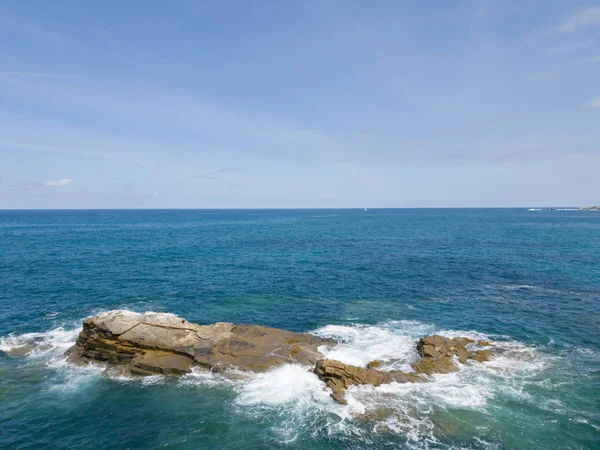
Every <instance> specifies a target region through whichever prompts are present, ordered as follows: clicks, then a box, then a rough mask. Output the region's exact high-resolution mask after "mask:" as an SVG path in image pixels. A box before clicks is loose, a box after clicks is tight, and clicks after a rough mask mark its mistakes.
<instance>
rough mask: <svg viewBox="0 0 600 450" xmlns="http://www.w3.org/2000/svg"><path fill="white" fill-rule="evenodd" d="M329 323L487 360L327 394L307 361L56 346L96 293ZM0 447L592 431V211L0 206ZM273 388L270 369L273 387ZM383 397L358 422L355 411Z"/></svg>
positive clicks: (101, 298)
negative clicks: (112, 363) (127, 357)
mask: <svg viewBox="0 0 600 450" xmlns="http://www.w3.org/2000/svg"><path fill="white" fill-rule="evenodd" d="M116 308H120V309H129V310H133V311H140V312H143V311H146V310H153V311H169V312H173V313H176V314H178V315H180V316H183V317H185V318H187V319H188V320H190V321H192V322H197V323H200V324H204V323H211V322H215V321H231V322H235V323H257V324H263V325H269V326H274V327H280V328H286V329H290V330H294V331H312V332H316V333H320V334H326V335H332V336H335V337H338V338H339V339H342V340H343V341H344V344H345V346H343V347H342V348H340V350H339V351H340V353H339V355H340V358H341V359H343V358H347V359H348V361H351V360H352V358H355V359H356V358H358V360H360V361H362V360H363V359H365V358H367V359H366V360H367V361H368V360H369V359H374V358H373V356H376V357H380V356H382V355H383V356H384V357H386V356H390V355H392V356H393V355H395V354H398V355H404V357H408V356H407V355H409V353H408V352H410V351H411V350H410V348H409V347H410V346H412V345H413V344H414V342H416V339H417V338H418V337H419V336H422V335H425V334H429V333H431V332H436V331H445V332H446V333H450V334H452V333H457V332H461V331H462V333H459V334H466V333H470V334H474V335H478V336H479V335H480V336H484V337H486V338H488V339H491V340H494V341H497V342H498V343H500V344H499V345H501V346H503V348H504V350H505V353H504V354H503V356H502V357H501V358H498V360H497V361H495V362H494V361H492V362H490V364H488V365H479V366H478V367H470V368H465V370H463V371H461V372H460V374H458V375H457V374H451V375H445V376H440V377H439V379H436V381H435V383H432V384H428V385H422V386H420V387H418V388H416V387H414V386H408V387H407V386H403V387H402V386H396V387H394V388H393V389H391V388H390V389H388V390H387V391H385V389H383V390H382V389H380V388H378V389H376V390H375V389H372V388H371V389H368V388H365V389H363V390H358V391H357V392H355V393H351V394H350V397H351V400H352V401H350V404H349V406H347V407H341V406H338V405H335V404H333V401H331V400H330V399H329V397H328V396H327V393H326V392H325V391H323V388H322V386H321V385H320V383H319V382H318V381H316V380H314V379H313V378H312V377H313V375H311V374H307V373H306V369H305V368H293V367H289V368H283V369H281V370H279V371H276V372H275V373H272V374H267V375H266V376H259V377H256V378H252V379H249V380H243V381H236V382H233V381H228V380H226V379H221V378H219V377H215V376H209V375H205V374H196V375H195V376H189V377H184V378H183V379H177V380H176V379H160V378H151V379H146V380H142V381H140V380H127V379H112V378H108V377H105V376H103V375H102V374H101V373H100V371H99V370H96V369H79V368H72V367H70V366H68V365H67V364H66V363H64V361H63V358H62V356H61V355H62V353H63V352H64V350H65V349H66V348H68V346H69V345H71V344H72V343H73V341H74V339H75V338H76V335H77V331H78V327H80V323H81V320H82V319H83V318H85V317H86V316H89V315H92V314H94V313H97V312H99V311H103V310H110V309H116ZM26 343H34V344H35V345H36V346H37V347H36V350H34V352H33V353H32V354H30V355H27V356H4V357H0V447H2V448H159V447H161V448H162V447H168V448H177V449H180V448H181V449H187V448H190V449H191V448H223V449H234V448H365V447H370V448H387V447H388V446H389V447H392V448H397V447H411V448H428V447H429V448H463V447H467V448H469V447H470V448H539V449H546V448H599V447H600V212H594V211H528V210H524V209H402V210H395V209H390V210H386V209H381V210H369V211H366V212H365V211H362V210H161V211H149V210H136V211H108V210H107V211H0V349H3V350H8V349H10V348H13V347H16V346H19V345H23V344H26ZM274 386H279V387H278V388H275V387H274ZM373 405H376V406H382V405H383V406H386V407H388V408H391V409H392V410H394V414H393V415H392V416H391V417H389V418H387V419H385V421H380V422H361V421H359V420H356V419H355V418H354V416H353V413H355V412H357V411H358V412H360V411H361V408H365V407H367V408H368V407H369V406H373Z"/></svg>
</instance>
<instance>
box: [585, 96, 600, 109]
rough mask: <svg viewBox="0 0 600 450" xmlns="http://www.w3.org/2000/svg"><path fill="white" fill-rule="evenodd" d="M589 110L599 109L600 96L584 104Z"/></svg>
mask: <svg viewBox="0 0 600 450" xmlns="http://www.w3.org/2000/svg"><path fill="white" fill-rule="evenodd" d="M586 105H587V106H588V107H589V108H600V96H598V97H594V98H593V99H591V100H590V101H589V102H587V103H586Z"/></svg>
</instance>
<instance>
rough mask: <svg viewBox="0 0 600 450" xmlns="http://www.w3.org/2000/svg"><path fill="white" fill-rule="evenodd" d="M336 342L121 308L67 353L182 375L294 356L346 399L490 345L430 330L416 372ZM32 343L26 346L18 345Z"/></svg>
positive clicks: (94, 322) (80, 359) (483, 356)
mask: <svg viewBox="0 0 600 450" xmlns="http://www.w3.org/2000/svg"><path fill="white" fill-rule="evenodd" d="M336 344H337V342H336V341H335V340H333V339H325V338H321V337H318V336H314V335H311V334H304V333H294V332H291V331H286V330H280V329H277V328H268V327H263V326H259V325H234V324H232V323H228V322H217V323H215V324H212V325H197V324H194V323H191V322H188V321H187V320H185V319H182V318H181V317H177V316H176V315H174V314H169V313H153V312H147V313H144V314H139V313H134V312H130V311H120V310H117V311H109V312H105V313H101V314H98V315H96V316H93V317H90V318H88V319H86V320H84V322H83V330H82V331H81V333H80V334H79V337H78V339H77V343H76V344H75V345H74V346H73V347H71V348H70V349H69V350H68V351H67V355H68V360H69V361H70V362H72V363H74V364H86V363H90V362H101V363H106V364H107V369H106V370H107V372H108V373H111V374H112V373H114V374H126V375H136V376H146V375H156V374H161V375H183V374H186V373H190V372H191V371H192V369H193V368H194V367H199V368H203V369H206V370H211V371H215V372H226V373H228V374H229V375H232V372H230V371H228V369H239V370H243V371H252V372H260V371H265V370H268V369H270V368H272V367H275V366H279V365H281V364H287V363H297V364H302V365H305V366H313V367H314V369H311V371H313V372H314V373H315V374H316V375H317V376H318V377H319V378H320V379H321V380H323V381H324V382H325V383H326V385H327V386H328V387H329V388H330V389H331V391H332V393H331V397H332V398H333V399H334V400H335V401H337V402H339V403H343V404H345V403H346V399H345V392H346V389H348V388H349V387H350V386H356V385H362V384H369V385H373V386H380V385H382V384H388V383H422V382H427V381H429V380H430V378H429V375H432V374H434V373H449V372H455V371H457V370H459V366H458V365H457V362H458V363H460V364H469V363H470V362H471V361H477V362H484V361H487V360H488V359H489V358H490V357H491V355H492V352H493V346H491V345H490V344H489V342H486V341H478V342H475V341H474V340H472V339H468V338H454V339H447V338H444V337H442V336H437V335H433V336H427V337H424V338H421V339H419V342H418V343H417V346H416V351H417V354H418V356H419V357H420V358H419V359H418V360H417V361H416V362H415V363H414V364H413V365H412V369H413V372H402V371H400V370H379V369H380V368H381V367H382V366H383V365H384V364H387V363H388V362H387V361H386V362H384V361H380V360H374V361H371V362H369V363H368V364H367V367H357V366H353V365H349V364H344V363H343V362H340V361H336V360H331V359H326V358H323V355H322V354H321V353H320V351H319V349H320V348H321V347H324V348H326V347H327V346H333V345H336ZM30 350H31V349H30V348H29V347H27V346H24V347H23V348H19V349H18V350H17V351H18V352H20V353H23V354H25V353H26V352H28V351H30ZM7 353H9V352H7ZM9 354H10V353H9ZM0 356H6V355H2V354H0ZM392 362H393V361H392Z"/></svg>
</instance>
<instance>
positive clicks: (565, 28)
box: [557, 6, 600, 33]
mask: <svg viewBox="0 0 600 450" xmlns="http://www.w3.org/2000/svg"><path fill="white" fill-rule="evenodd" d="M595 26H600V6H592V7H590V8H586V9H583V10H580V11H578V12H576V13H574V14H572V15H570V16H569V17H567V18H566V19H564V20H563V21H562V23H561V24H560V25H559V27H558V29H557V31H558V32H559V33H572V32H574V31H577V30H578V29H580V28H587V27H595Z"/></svg>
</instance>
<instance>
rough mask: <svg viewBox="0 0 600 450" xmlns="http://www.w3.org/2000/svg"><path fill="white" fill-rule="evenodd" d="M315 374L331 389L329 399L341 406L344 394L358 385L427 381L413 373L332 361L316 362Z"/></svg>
mask: <svg viewBox="0 0 600 450" xmlns="http://www.w3.org/2000/svg"><path fill="white" fill-rule="evenodd" d="M315 374H317V376H318V377H319V378H320V379H321V380H323V381H324V382H325V384H327V387H329V388H330V389H331V391H332V393H331V398H333V399H334V400H335V401H336V402H338V403H342V404H346V399H345V398H344V393H345V392H346V389H348V388H349V387H350V386H356V385H360V384H371V385H373V386H381V385H382V384H388V383H394V382H396V383H420V382H424V381H427V380H426V379H425V378H423V377H420V376H419V375H416V374H413V373H407V372H402V371H400V370H390V371H388V372H383V371H381V370H375V369H364V368H362V367H356V366H352V365H350V364H344V363H342V362H340V361H335V360H332V359H321V360H319V361H317V364H316V365H315Z"/></svg>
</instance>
